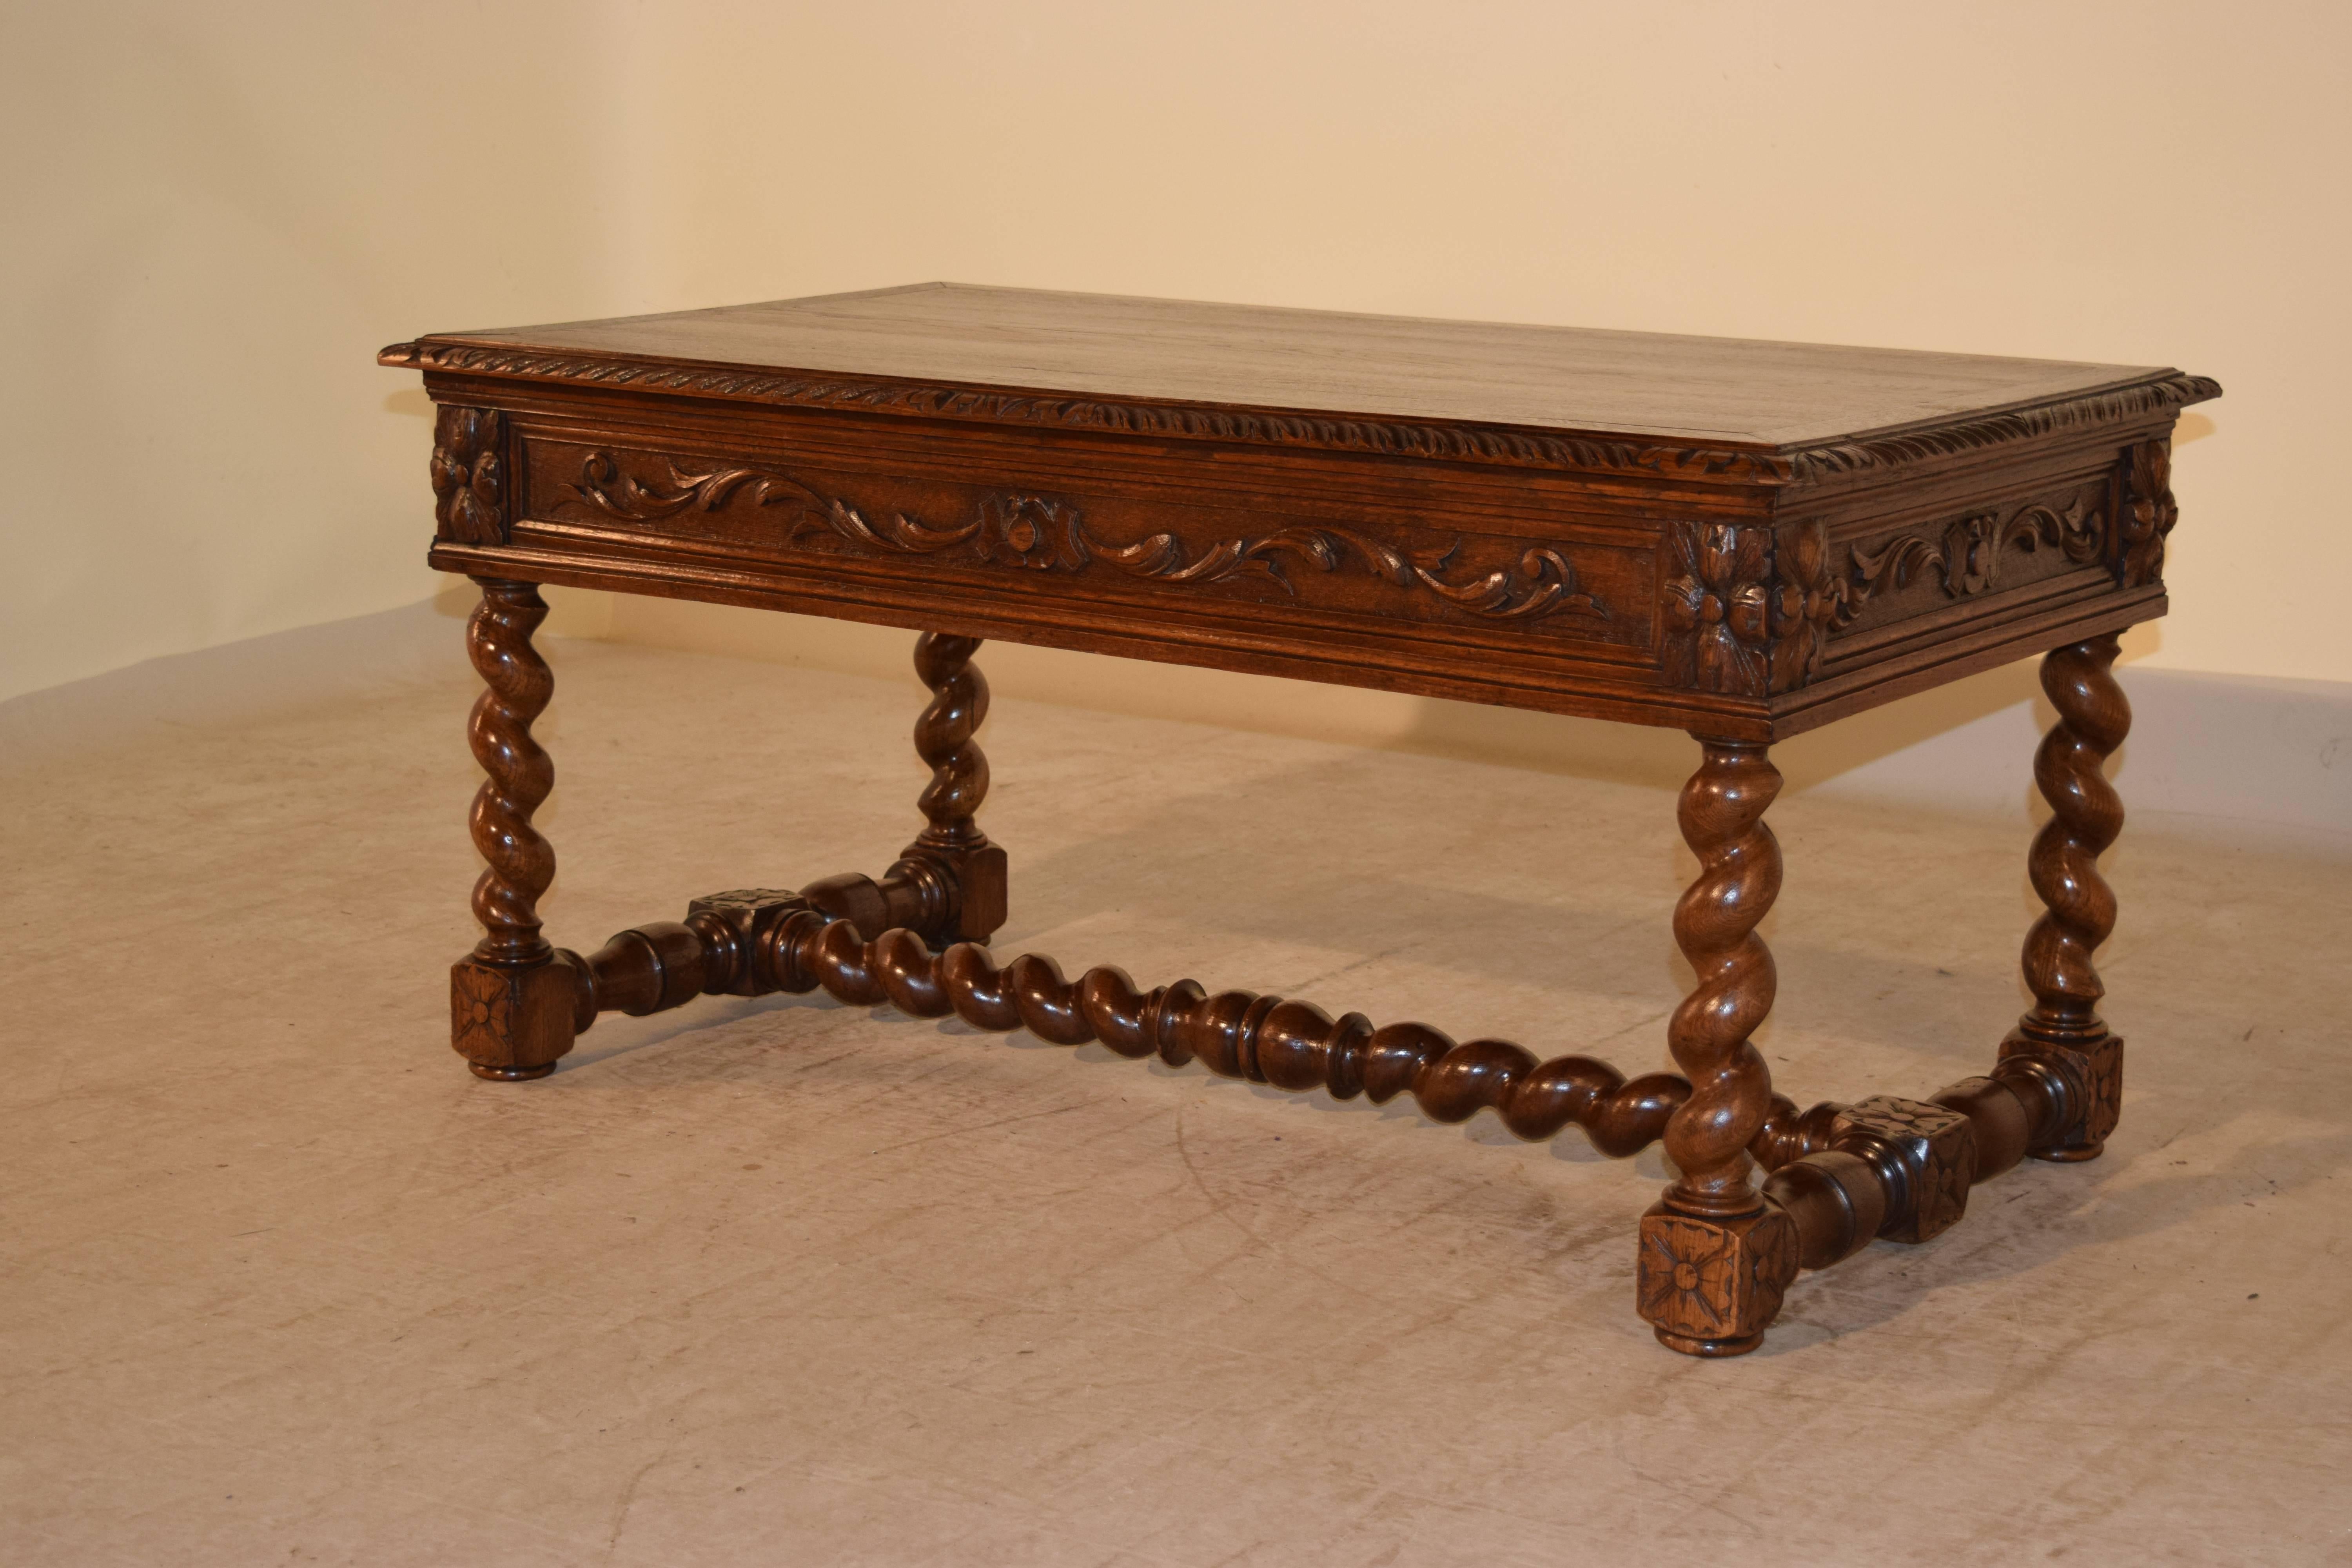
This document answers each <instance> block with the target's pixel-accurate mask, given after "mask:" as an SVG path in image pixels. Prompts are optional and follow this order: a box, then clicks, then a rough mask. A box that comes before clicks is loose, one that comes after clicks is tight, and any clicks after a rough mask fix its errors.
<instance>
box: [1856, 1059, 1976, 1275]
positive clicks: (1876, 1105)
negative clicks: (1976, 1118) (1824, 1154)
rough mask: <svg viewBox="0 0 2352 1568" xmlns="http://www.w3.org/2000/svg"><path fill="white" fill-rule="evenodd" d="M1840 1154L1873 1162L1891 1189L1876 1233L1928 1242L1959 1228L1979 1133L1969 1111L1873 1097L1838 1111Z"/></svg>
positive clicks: (1887, 1097)
mask: <svg viewBox="0 0 2352 1568" xmlns="http://www.w3.org/2000/svg"><path fill="white" fill-rule="evenodd" d="M1830 1138H1831V1142H1832V1146H1833V1147H1835V1148H1836V1149H1837V1150H1838V1151H1839V1152H1842V1153H1847V1154H1853V1155H1855V1156H1857V1157H1858V1158H1860V1159H1862V1160H1864V1161H1866V1162H1868V1163H1869V1164H1870V1166H1871V1168H1872V1169H1873V1170H1874V1171H1875V1172H1876V1173H1877V1174H1878V1178H1879V1181H1880V1183H1881V1184H1882V1185H1883V1186H1884V1187H1885V1192H1886V1211H1885V1219H1884V1220H1883V1221H1882V1222H1881V1224H1880V1226H1879V1231H1878V1234H1879V1235H1881V1236H1883V1237H1885V1238H1886V1239H1887V1240H1889V1241H1914V1242H1916V1241H1926V1240H1927V1239H1928V1238H1929V1237H1935V1236H1940V1235H1942V1234H1943V1233H1944V1232H1945V1231H1948V1230H1949V1229H1951V1228H1952V1226H1955V1225H1958V1223H1959V1220H1960V1215H1963V1214H1965V1213H1966V1212H1968V1206H1969V1184H1970V1183H1971V1182H1972V1181H1974V1180H1975V1178H1976V1170H1977V1137H1976V1128H1975V1126H1974V1125H1973V1124H1972V1123H1971V1122H1970V1121H1969V1118H1968V1116H1967V1115H1966V1114H1964V1113H1963V1112H1960V1111H1958V1110H1951V1109H1949V1108H1948V1107H1946V1106H1941V1105H1933V1104H1929V1103H1927V1101H1924V1100H1897V1099H1895V1097H1893V1096H1892V1095H1884V1094H1880V1095H1873V1096H1871V1097H1870V1098H1869V1099H1868V1100H1863V1101H1861V1102H1860V1103H1858V1104H1854V1105H1850V1106H1847V1107H1846V1108H1845V1109H1844V1110H1841V1111H1840V1112H1839V1113H1838V1117H1837V1121H1836V1122H1835V1123H1834V1124H1833V1125H1832V1128H1831V1131H1830Z"/></svg>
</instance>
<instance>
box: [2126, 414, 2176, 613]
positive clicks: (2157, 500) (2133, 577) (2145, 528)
mask: <svg viewBox="0 0 2352 1568" xmlns="http://www.w3.org/2000/svg"><path fill="white" fill-rule="evenodd" d="M2179 520H2180V509H2179V507H2177V506H2175V505H2174V504H2173V502H2172V443H2171V441H2169V440H2160V441H2143V442H2141V443H2140V444H2139V445H2138V446H2137V447H2133V448H2132V449H2131V458H2130V463H2129V467H2128V468H2127V470H2126V485H2125V500H2124V515H2123V525H2122V527H2121V528H2120V529H2118V530H2117V533H2118V534H2119V536H2120V537H2119V540H2118V545H2119V553H2118V559H2117V561H2116V581H2117V582H2119V583H2121V584H2123V585H2124V586H2125V587H2126V588H2140V587H2145V586H2147V584H2150V583H2153V582H2156V581H2157V580H2158V578H2159V577H2161V576H2162V575H2163V574H2164V542H2165V539H2166V537H2167V536H2168V535H2169V534H2170V533H2171V532H2172V525H2173V524H2174V523H2176V522H2178V521H2179Z"/></svg>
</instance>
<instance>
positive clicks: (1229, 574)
mask: <svg viewBox="0 0 2352 1568" xmlns="http://www.w3.org/2000/svg"><path fill="white" fill-rule="evenodd" d="M668 468H669V483H668V484H667V486H664V485H661V484H659V483H657V482H656V483H646V482H644V481H641V480H639V479H635V478H634V477H633V476H631V475H630V474H629V473H628V472H627V471H626V470H625V468H623V467H622V465H621V464H620V462H619V460H618V459H617V458H614V455H613V454H612V453H610V452H607V451H601V450H600V451H595V452H591V453H590V454H589V455H588V457H587V458H586V459H585V461H584V462H583V464H582V466H581V475H580V479H579V482H578V483H576V484H572V485H570V486H567V487H566V489H569V490H570V492H571V493H572V495H573V496H576V497H577V498H579V500H581V502H582V503H583V504H584V505H586V506H588V507H590V508H592V509H593V510H597V511H601V512H603V513H604V514H605V515H606V516H608V517H614V518H618V519H620V520H622V521H628V522H654V521H661V520H662V519H664V518H667V517H672V516H675V515H677V513H679V512H682V511H686V510H690V509H691V510H703V511H710V510H717V509H718V508H719V507H722V506H724V505H726V504H727V503H728V501H729V500H730V499H732V498H734V497H736V496H738V495H739V494H748V495H749V496H750V497H751V500H752V503H753V504H754V505H757V506H769V505H773V504H775V503H777V502H780V501H790V502H792V503H793V504H794V505H795V506H796V507H797V509H798V515H797V516H796V517H795V519H794V521H793V523H792V525H791V527H790V528H789V529H788V530H787V531H786V532H785V535H784V539H785V542H786V543H788V544H789V543H792V542H796V541H797V540H799V539H800V538H801V537H802V536H803V534H805V533H807V532H810V531H829V532H831V533H833V534H835V536H837V537H839V538H840V539H842V540H845V541H846V542H849V543H851V544H854V545H857V546H859V547H862V548H864V549H868V550H874V551H880V552H896V553H899V554H919V555H932V554H938V553H940V552H944V551H948V550H953V549H956V548H958V547H959V546H970V547H971V552H972V556H973V558H974V559H975V560H977V561H979V562H981V563H987V564H991V565H1003V566H1020V567H1025V568H1028V569H1030V570H1033V571H1055V570H1058V571H1065V572H1078V571H1083V570H1085V569H1087V567H1088V566H1090V565H1091V564H1093V563H1095V562H1096V561H1097V560H1099V561H1101V562H1102V563H1105V564H1107V565H1108V566H1110V567H1111V568H1113V569H1115V570H1117V571H1119V572H1122V573H1125V574H1128V575H1129V576H1132V577H1145V578H1150V579H1152V580H1154V581H1157V582H1161V583H1172V584H1202V583H1222V582H1225V581H1227V580H1229V579H1232V578H1234V577H1238V576H1241V575H1244V574H1255V575H1257V576H1260V577H1263V578H1264V579H1265V580H1266V581H1269V582H1271V583H1273V584H1276V586H1277V587H1279V588H1280V589H1281V590H1282V591H1283V592H1284V593H1286V594H1289V595H1293V596H1296V595H1297V592H1298V588H1297V584H1295V583H1294V582H1293V581H1292V580H1291V574H1290V571H1291V570H1295V569H1297V568H1306V569H1310V570H1313V571H1316V572H1321V573H1334V572H1338V571H1340V570H1341V569H1342V568H1343V567H1345V566H1346V565H1347V564H1348V563H1349V562H1350V561H1351V560H1355V561H1360V562H1361V563H1363V566H1364V567H1365V569H1366V570H1368V571H1370V573H1371V574H1373V575H1375V576H1377V577H1381V578H1383V579H1385V580H1386V581H1388V582H1390V583H1392V584H1396V585H1397V586H1398V587H1400V588H1406V589H1418V590H1423V591H1426V592H1428V593H1430V594H1433V595H1436V596H1437V597H1439V598H1442V599H1444V601H1445V602H1446V603H1448V604H1450V605H1455V606H1456V607H1458V608H1460V609H1462V610H1464V611H1465V612H1467V613H1468V614H1470V615H1474V616H1484V617H1486V618H1488V619H1495V620H1513V621H1533V620H1536V619H1538V618H1540V617H1542V616H1549V615H1551V614H1554V613H1559V612H1564V613H1570V614H1578V615H1585V616H1594V617H1596V618H1600V619H1606V618H1607V616H1608V615H1609V610H1608V607H1607V606H1606V605H1603V604H1602V603H1601V600H1600V599H1599V598H1597V597H1595V596H1594V595H1591V594H1589V593H1585V592H1582V591H1581V590H1580V585H1579V584H1578V582H1577V576H1576V568H1575V567H1574V566H1573V565H1572V564H1571V563H1570V562H1569V560H1568V558H1567V557H1566V556H1565V555H1563V554H1561V553H1560V552H1559V551H1558V550H1554V549H1552V548H1550V547H1549V546H1537V547H1534V548H1531V549H1529V550H1528V551H1527V552H1524V553H1523V554H1522V555H1521V556H1520V557H1519V559H1518V561H1517V563H1516V565H1514V566H1512V567H1509V568H1505V569H1501V570H1496V571H1493V572H1488V573H1486V574H1483V575H1480V576H1476V577H1473V578H1470V579H1468V580H1466V581H1464V582H1449V581H1448V580H1447V579H1446V576H1445V572H1446V569H1447V563H1448V562H1450V561H1451V560H1452V558H1453V555H1454V551H1455V550H1457V549H1459V548H1460V542H1459V541H1458V540H1457V541H1456V542H1455V543H1454V544H1453V545H1451V546H1449V547H1448V548H1447V549H1446V550H1445V551H1444V552H1442V553H1439V554H1437V555H1435V556H1432V557H1416V556H1412V555H1408V554H1406V553H1404V552H1402V551H1399V550H1397V549H1395V548H1393V547H1392V546H1390V545H1387V544H1383V543H1381V542H1379V541H1378V540H1374V539H1369V538H1366V537H1365V536H1364V535H1362V534H1360V533H1356V532H1354V531H1350V530H1348V529H1344V528H1336V527H1331V526H1328V525H1320V524H1318V525H1312V526H1306V525H1302V526H1298V527H1292V528H1283V529H1276V530H1275V531H1272V532H1270V533H1264V534H1258V535H1255V536H1246V535H1245V536H1242V537H1238V538H1234V539H1223V540H1218V541H1216V542H1213V543H1212V544H1209V545H1208V546H1206V547H1205V548H1203V549H1202V551H1201V552H1200V553H1199V554H1198V555H1194V554H1192V552H1191V551H1190V550H1189V549H1188V547H1187V546H1186V544H1185V543H1184V542H1183V541H1182V540H1181V539H1179V538H1177V537H1176V536H1175V535H1174V534H1171V533H1154V534H1150V535H1147V536H1146V537H1144V538H1142V539H1139V540H1137V541H1135V542H1132V543H1130V544H1122V545H1108V544H1104V543H1102V542H1100V541H1098V540H1097V539H1095V538H1094V537H1093V536H1092V535H1091V534H1090V533H1089V532H1088V531H1087V526H1086V521H1085V519H1084V518H1083V517H1082V516H1081V515H1080V513H1079V511H1078V510H1077V509H1076V507H1073V506H1070V505H1068V504H1067V503H1066V502H1062V501H1057V500H1049V499H1047V498H1045V497H1043V496H1035V495H1017V494H1000V495H992V496H988V497H985V498H983V499H982V501H981V503H980V509H979V512H978V515H976V516H975V517H973V518H972V520H971V521H969V522H966V523H962V524H961V525H958V526H954V527H949V528H933V527H931V526H929V525H928V524H926V523H924V522H922V521H919V520H918V519H916V518H912V517H909V516H908V515H907V514H905V513H903V512H896V513H893V514H891V515H890V516H889V517H888V518H887V519H886V520H884V521H881V522H878V523H877V522H873V521H868V520H867V519H866V516H865V514H863V513H862V512H860V511H859V510H857V509H856V507H854V506H852V505H850V504H849V503H848V502H847V501H845V500H841V499H840V498H839V497H835V496H828V495H825V494H824V493H823V492H821V491H819V490H817V489H814V488H813V487H811V486H809V485H807V484H804V483H803V482H802V481H801V480H798V479H792V478H790V477H788V476H785V475H782V474H772V473H767V472H764V471H761V470H760V469H755V468H723V469H713V470H711V471H709V472H707V473H686V472H682V471H681V470H680V469H679V468H677V465H676V464H675V463H671V464H669V465H668ZM1286 562H1287V563H1290V569H1286V564H1285V563H1286Z"/></svg>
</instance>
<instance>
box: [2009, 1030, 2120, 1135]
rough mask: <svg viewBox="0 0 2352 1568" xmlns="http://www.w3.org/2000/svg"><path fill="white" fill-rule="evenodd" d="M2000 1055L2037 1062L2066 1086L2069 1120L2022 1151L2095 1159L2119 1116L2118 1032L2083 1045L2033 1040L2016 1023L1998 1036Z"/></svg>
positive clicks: (2010, 1059)
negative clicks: (2015, 1025)
mask: <svg viewBox="0 0 2352 1568" xmlns="http://www.w3.org/2000/svg"><path fill="white" fill-rule="evenodd" d="M2000 1060H2001V1061H2003V1062H2011V1061H2017V1060H2025V1061H2032V1062H2039V1063H2041V1064H2042V1066H2043V1067H2045V1068H2049V1069H2051V1070H2052V1071H2053V1072H2054V1073H2056V1074H2057V1075H2058V1076H2059V1078H2060V1079H2062V1080H2063V1082H2064V1083H2065V1085H2066V1089H2067V1096H2066V1100H2067V1104H2068V1107H2069V1108H2070V1109H2071V1110H2073V1112H2074V1115H2073V1118H2072V1120H2070V1121H2068V1122H2067V1123H2066V1125H2065V1126H2063V1128H2061V1129H2060V1130H2059V1131H2057V1132H2056V1133H2055V1134H2054V1135H2053V1136H2052V1137H2051V1138H2049V1139H2047V1140H2046V1141H2044V1142H2041V1143H2038V1144H2036V1145H2035V1146H2034V1147H2033V1148H2032V1150H2030V1151H2028V1152H2030V1153H2032V1156H2033V1157H2034V1158H2035V1159H2037V1160H2053V1161H2056V1162H2058V1163H2061V1164H2071V1163H2075V1162H2078V1161H2083V1160H2095V1159H2097V1158H2098V1157H2099V1154H2100V1152H2101V1151H2102V1150H2104V1149H2105V1147H2106V1142H2107V1140H2108V1138H2109V1137H2111V1136H2112V1135H2113V1134H2114V1132H2115V1130H2116V1122H2117V1121H2120V1120H2121V1119H2122V1116H2123V1101H2124V1041H2123V1037H2122V1036H2121V1035H2106V1036H2104V1037H2101V1038H2099V1039H2096V1040H2093V1041H2090V1042H2088V1043H2087V1044H2082V1045H2066V1044H2062V1043H2053V1042H2051V1041H2047V1040H2037V1039H2034V1038H2033V1037H2032V1036H2030V1035H2028V1034H2027V1033H2026V1032H2025V1030H2024V1027H2023V1026H2019V1027H2018V1028H2016V1029H2013V1030H2011V1032H2010V1035H2009V1037H2008V1038H2007V1039H2004V1040H2003V1041H2001V1043H2000Z"/></svg>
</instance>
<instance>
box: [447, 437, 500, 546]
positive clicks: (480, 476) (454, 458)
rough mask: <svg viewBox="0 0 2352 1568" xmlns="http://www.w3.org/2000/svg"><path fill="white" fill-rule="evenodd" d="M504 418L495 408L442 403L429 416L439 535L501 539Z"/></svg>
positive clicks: (491, 541) (473, 540) (477, 540)
mask: <svg viewBox="0 0 2352 1568" xmlns="http://www.w3.org/2000/svg"><path fill="white" fill-rule="evenodd" d="M504 426H505V420H504V418H503V417H502V416H500V415H499V412H498V410H496V409H494V408H460V407H456V406H454V405H443V406H442V408H441V411H440V412H439V413H438V414H437V415H436V416H434V421H433V470H432V471H433V516H434V520H435V521H436V522H438V523H439V524H440V526H441V536H442V537H443V538H445V539H453V540H457V541H459V542H463V543H467V544H503V543H505V542H506V537H507V515H506V490H505V482H504V476H503V474H502V473H501V471H500V468H499V445H500V440H499V437H500V435H501V434H502V432H503V430H504Z"/></svg>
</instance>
